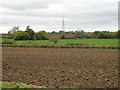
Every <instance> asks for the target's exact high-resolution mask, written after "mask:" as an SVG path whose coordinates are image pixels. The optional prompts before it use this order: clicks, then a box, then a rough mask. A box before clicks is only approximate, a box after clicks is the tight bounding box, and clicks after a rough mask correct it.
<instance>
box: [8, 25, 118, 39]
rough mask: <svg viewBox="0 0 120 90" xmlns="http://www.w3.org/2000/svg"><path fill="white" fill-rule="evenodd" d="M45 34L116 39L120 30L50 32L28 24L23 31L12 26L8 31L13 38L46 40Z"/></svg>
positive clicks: (75, 37)
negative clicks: (34, 28) (38, 29)
mask: <svg viewBox="0 0 120 90" xmlns="http://www.w3.org/2000/svg"><path fill="white" fill-rule="evenodd" d="M47 34H61V35H62V36H61V39H66V37H65V34H73V35H74V37H72V38H73V39H89V38H96V39H117V38H120V30H118V31H116V32H110V31H94V32H85V31H84V30H80V31H68V32H64V31H59V32H55V31H52V32H51V33H47V32H46V31H44V30H42V31H38V32H34V30H33V29H31V28H30V26H27V27H26V30H25V31H21V30H19V26H18V27H13V28H12V29H11V30H10V31H9V32H8V35H9V36H10V37H11V38H13V39H15V40H46V39H47V38H46V36H47Z"/></svg>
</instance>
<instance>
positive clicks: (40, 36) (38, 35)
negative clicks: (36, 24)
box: [35, 30, 47, 40]
mask: <svg viewBox="0 0 120 90" xmlns="http://www.w3.org/2000/svg"><path fill="white" fill-rule="evenodd" d="M35 36H36V39H37V40H45V39H46V36H47V33H46V32H45V31H44V30H42V31H39V32H38V33H36V35H35Z"/></svg>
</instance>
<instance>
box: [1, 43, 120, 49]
mask: <svg viewBox="0 0 120 90" xmlns="http://www.w3.org/2000/svg"><path fill="white" fill-rule="evenodd" d="M0 46H2V47H24V48H99V49H120V47H117V46H89V45H40V44H1V45H0Z"/></svg>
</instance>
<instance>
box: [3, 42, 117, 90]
mask: <svg viewBox="0 0 120 90" xmlns="http://www.w3.org/2000/svg"><path fill="white" fill-rule="evenodd" d="M113 41H114V40H113ZM104 45H106V44H104ZM2 52H3V54H2V55H3V60H2V65H3V68H2V78H3V79H2V80H3V81H4V82H6V81H7V82H16V83H26V84H33V85H38V86H45V87H49V86H53V87H56V88H107V87H109V88H117V87H118V51H117V50H112V49H111V50H105V49H55V48H53V49H48V48H45V49H44V48H4V47H3V48H2ZM11 52H12V53H11Z"/></svg>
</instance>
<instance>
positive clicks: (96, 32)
mask: <svg viewBox="0 0 120 90" xmlns="http://www.w3.org/2000/svg"><path fill="white" fill-rule="evenodd" d="M92 37H93V38H100V31H94V32H93V33H92Z"/></svg>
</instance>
